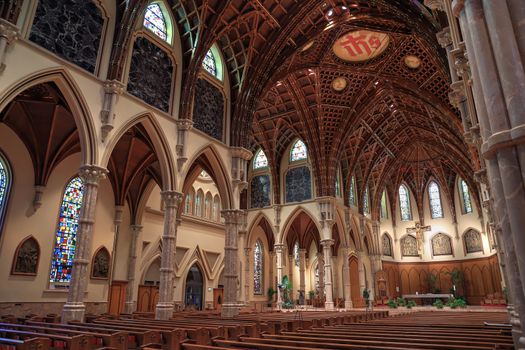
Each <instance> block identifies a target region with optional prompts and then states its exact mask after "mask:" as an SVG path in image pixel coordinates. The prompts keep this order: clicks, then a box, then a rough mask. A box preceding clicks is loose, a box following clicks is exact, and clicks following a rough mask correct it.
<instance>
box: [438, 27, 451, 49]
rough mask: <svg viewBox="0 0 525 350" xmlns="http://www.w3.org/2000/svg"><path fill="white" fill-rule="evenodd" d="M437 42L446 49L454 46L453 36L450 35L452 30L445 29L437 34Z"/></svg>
mask: <svg viewBox="0 0 525 350" xmlns="http://www.w3.org/2000/svg"><path fill="white" fill-rule="evenodd" d="M436 38H437V41H438V43H439V45H441V47H442V48H444V49H446V48H447V47H449V46H451V45H452V36H451V35H450V28H449V27H446V28H443V30H442V31H440V32H438V33H437V34H436Z"/></svg>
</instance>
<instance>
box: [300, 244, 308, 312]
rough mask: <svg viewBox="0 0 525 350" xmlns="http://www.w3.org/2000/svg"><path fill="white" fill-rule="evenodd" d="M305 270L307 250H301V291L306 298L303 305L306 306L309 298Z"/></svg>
mask: <svg viewBox="0 0 525 350" xmlns="http://www.w3.org/2000/svg"><path fill="white" fill-rule="evenodd" d="M305 270H306V249H299V290H301V291H302V293H303V296H304V300H303V304H305V300H306V298H307V295H306V278H305Z"/></svg>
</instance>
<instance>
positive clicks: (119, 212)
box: [113, 205, 124, 225]
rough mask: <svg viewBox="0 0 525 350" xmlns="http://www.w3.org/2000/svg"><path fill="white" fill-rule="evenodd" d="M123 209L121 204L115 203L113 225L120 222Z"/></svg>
mask: <svg viewBox="0 0 525 350" xmlns="http://www.w3.org/2000/svg"><path fill="white" fill-rule="evenodd" d="M123 211H124V206H123V205H115V217H114V218H113V223H114V224H115V225H120V224H121V223H122V212H123Z"/></svg>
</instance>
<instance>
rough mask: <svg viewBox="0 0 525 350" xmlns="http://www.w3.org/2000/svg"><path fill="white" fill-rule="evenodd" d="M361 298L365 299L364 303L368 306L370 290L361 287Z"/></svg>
mask: <svg viewBox="0 0 525 350" xmlns="http://www.w3.org/2000/svg"><path fill="white" fill-rule="evenodd" d="M363 299H365V305H366V307H367V308H368V307H369V306H370V291H369V290H368V289H366V288H365V289H363Z"/></svg>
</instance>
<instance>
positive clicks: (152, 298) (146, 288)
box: [137, 257, 160, 312]
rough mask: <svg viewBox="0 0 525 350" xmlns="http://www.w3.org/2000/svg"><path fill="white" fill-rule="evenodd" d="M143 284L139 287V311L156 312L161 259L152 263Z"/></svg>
mask: <svg viewBox="0 0 525 350" xmlns="http://www.w3.org/2000/svg"><path fill="white" fill-rule="evenodd" d="M142 282H143V283H142V284H141V285H139V291H138V297H137V311H138V312H154V311H155V306H156V305H157V302H158V301H159V284H160V257H158V258H157V259H155V260H153V261H152V262H151V264H150V265H149V267H148V269H147V270H146V273H145V274H144V278H143V280H142Z"/></svg>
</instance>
